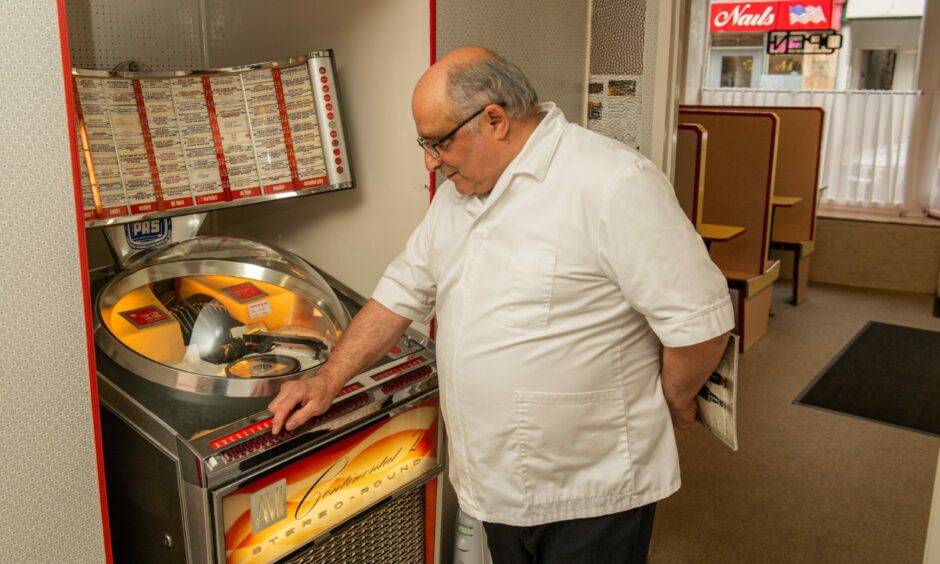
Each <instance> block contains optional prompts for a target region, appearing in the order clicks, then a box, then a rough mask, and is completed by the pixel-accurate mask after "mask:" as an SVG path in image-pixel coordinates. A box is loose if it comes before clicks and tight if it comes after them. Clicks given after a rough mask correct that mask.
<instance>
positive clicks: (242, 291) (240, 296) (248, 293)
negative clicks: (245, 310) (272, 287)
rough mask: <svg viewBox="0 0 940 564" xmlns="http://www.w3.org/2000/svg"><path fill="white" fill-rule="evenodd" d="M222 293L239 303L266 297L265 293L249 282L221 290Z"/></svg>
mask: <svg viewBox="0 0 940 564" xmlns="http://www.w3.org/2000/svg"><path fill="white" fill-rule="evenodd" d="M222 291H223V292H225V293H226V294H228V295H230V296H232V297H233V298H235V299H236V300H238V301H239V302H248V301H251V300H256V299H258V298H263V297H264V296H267V295H268V294H267V292H264V291H262V290H261V288H258V287H257V286H255V285H254V284H252V283H251V282H242V283H241V284H236V285H234V286H229V287H227V288H222Z"/></svg>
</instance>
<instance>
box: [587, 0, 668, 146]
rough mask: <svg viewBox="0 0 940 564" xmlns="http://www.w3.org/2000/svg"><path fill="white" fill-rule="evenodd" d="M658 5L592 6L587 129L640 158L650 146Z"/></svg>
mask: <svg viewBox="0 0 940 564" xmlns="http://www.w3.org/2000/svg"><path fill="white" fill-rule="evenodd" d="M658 14H659V0H594V1H593V5H592V10H591V61H590V67H591V77H590V81H589V83H588V108H587V116H588V127H589V128H590V129H592V130H594V131H597V132H598V133H603V134H604V135H607V136H610V137H613V138H614V139H617V140H619V141H621V142H623V143H625V144H627V145H628V146H630V147H633V148H634V149H637V150H639V151H640V152H641V153H643V154H644V155H647V156H649V155H650V147H651V144H652V120H653V94H654V81H655V79H656V44H657V37H656V34H657V25H658V21H657V18H658Z"/></svg>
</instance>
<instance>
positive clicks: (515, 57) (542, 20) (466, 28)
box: [437, 0, 588, 123]
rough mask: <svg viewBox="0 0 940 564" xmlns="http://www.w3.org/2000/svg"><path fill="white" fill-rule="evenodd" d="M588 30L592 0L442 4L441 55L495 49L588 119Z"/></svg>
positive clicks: (546, 94)
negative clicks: (476, 48) (471, 48)
mask: <svg viewBox="0 0 940 564" xmlns="http://www.w3.org/2000/svg"><path fill="white" fill-rule="evenodd" d="M587 33H588V2H587V0H544V1H535V0H520V1H517V2H505V1H501V0H481V1H477V2H460V1H456V0H439V1H438V2H437V56H438V58H440V57H442V56H444V55H445V54H447V52H448V51H452V50H453V49H455V48H456V47H460V46H463V45H482V46H483V47H488V48H490V49H493V50H494V51H496V52H498V53H499V54H501V55H503V56H504V57H506V58H507V59H509V60H510V61H512V62H513V63H515V64H517V65H519V68H521V69H522V71H523V72H525V73H526V76H528V77H529V80H530V81H532V86H533V87H535V91H536V92H538V93H539V99H540V100H541V101H543V102H549V101H550V102H555V103H557V104H558V107H559V108H561V110H562V111H563V112H564V113H565V117H566V118H568V121H571V122H574V123H583V120H584V96H585V91H586V90H587V84H586V83H585V74H586V69H585V65H586V64H587V45H588V38H587Z"/></svg>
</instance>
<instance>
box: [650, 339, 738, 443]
mask: <svg viewBox="0 0 940 564" xmlns="http://www.w3.org/2000/svg"><path fill="white" fill-rule="evenodd" d="M727 343H728V333H725V334H724V335H721V336H719V337H715V338H714V339H709V340H707V341H704V342H701V343H698V344H697V345H690V346H687V347H663V378H662V385H663V395H664V396H665V397H666V404H667V405H668V406H669V415H670V416H671V417H672V424H673V425H675V426H676V428H678V429H681V430H686V429H691V428H692V427H694V426H695V425H696V420H695V415H696V414H697V413H698V404H696V403H695V396H696V395H697V394H698V391H699V390H700V389H702V386H703V385H704V384H705V381H706V380H708V377H709V376H710V375H711V373H712V372H713V371H714V370H715V367H716V366H718V362H720V361H721V355H722V353H724V351H725V345H726V344H727Z"/></svg>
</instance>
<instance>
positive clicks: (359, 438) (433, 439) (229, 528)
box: [219, 394, 440, 564]
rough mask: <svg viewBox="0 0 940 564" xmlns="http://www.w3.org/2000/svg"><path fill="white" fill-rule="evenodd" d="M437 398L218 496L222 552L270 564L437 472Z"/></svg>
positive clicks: (248, 562) (249, 563) (250, 563)
mask: <svg viewBox="0 0 940 564" xmlns="http://www.w3.org/2000/svg"><path fill="white" fill-rule="evenodd" d="M438 420H439V407H438V398H437V395H436V394H435V395H434V396H432V397H430V398H428V399H425V400H423V401H421V402H420V403H417V404H415V405H414V406H412V407H410V408H408V409H406V410H405V411H403V412H402V413H399V414H397V415H394V416H392V417H391V418H389V419H386V420H383V421H381V422H380V423H377V424H375V425H372V426H370V427H367V428H365V429H363V430H361V431H358V432H357V433H355V434H353V435H351V436H349V437H347V438H345V439H343V440H341V441H339V442H337V443H335V444H333V445H331V446H329V447H327V448H325V449H323V450H320V451H317V452H316V453H314V454H312V455H310V456H308V457H306V458H303V459H301V460H298V461H295V462H293V463H291V464H289V465H287V466H284V467H281V468H279V469H277V470H275V471H274V472H271V473H269V474H266V475H265V476H264V477H262V478H260V479H257V480H255V481H253V482H251V483H249V484H247V485H242V486H241V487H239V488H238V489H237V490H235V491H232V492H231V493H228V494H225V495H223V496H222V500H221V515H220V516H219V521H220V524H221V526H222V528H223V529H224V534H223V535H220V539H221V542H222V543H223V544H224V546H223V547H220V554H221V553H222V550H224V554H225V558H226V562H228V563H230V564H235V563H237V564H243V563H244V564H255V563H258V564H260V563H265V562H271V561H274V560H276V559H278V558H282V557H284V556H285V555H287V554H289V553H291V552H293V551H295V550H297V549H299V548H301V547H303V546H304V545H305V544H307V543H309V542H310V541H311V540H313V539H314V538H316V537H317V536H319V535H321V534H322V533H324V532H325V531H328V530H329V529H331V528H332V527H335V526H336V525H338V524H340V523H341V522H343V521H346V520H348V519H349V518H350V517H352V516H353V515H355V514H357V513H359V512H361V511H363V510H365V509H367V508H368V507H370V506H372V505H374V504H375V503H377V502H378V501H381V500H382V499H385V498H387V497H388V496H389V495H391V494H392V493H394V492H396V491H398V490H400V489H402V488H403V487H405V486H407V485H409V484H412V483H415V482H417V481H419V480H421V479H423V478H427V477H429V476H430V475H432V474H434V473H436V471H437V470H438V469H439V460H440V455H439V452H438V446H439V441H438Z"/></svg>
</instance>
